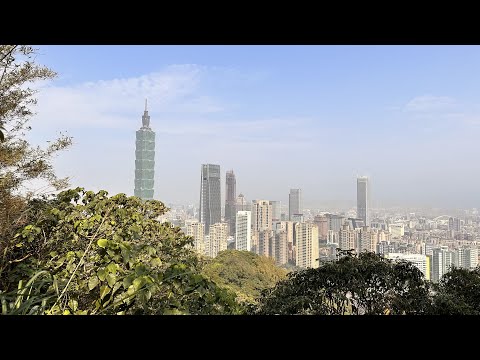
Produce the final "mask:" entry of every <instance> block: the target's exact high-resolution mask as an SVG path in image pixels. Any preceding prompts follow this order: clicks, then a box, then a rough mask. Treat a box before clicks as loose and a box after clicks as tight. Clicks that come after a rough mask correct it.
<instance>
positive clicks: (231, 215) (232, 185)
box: [225, 170, 237, 236]
mask: <svg viewBox="0 0 480 360" xmlns="http://www.w3.org/2000/svg"><path fill="white" fill-rule="evenodd" d="M236 203H237V181H236V179H235V173H234V172H233V170H230V171H227V174H226V176H225V221H226V222H227V223H228V226H229V229H228V231H229V234H230V235H231V236H233V235H234V234H235V219H236V216H235V215H236V213H237V211H236V209H237V205H236Z"/></svg>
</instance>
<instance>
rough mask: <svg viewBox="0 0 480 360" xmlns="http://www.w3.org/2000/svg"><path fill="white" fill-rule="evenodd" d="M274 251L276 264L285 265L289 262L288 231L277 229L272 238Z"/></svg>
mask: <svg viewBox="0 0 480 360" xmlns="http://www.w3.org/2000/svg"><path fill="white" fill-rule="evenodd" d="M272 252H273V258H274V259H275V264H277V266H281V265H284V264H286V263H287V262H288V241H287V231H286V230H277V231H276V232H275V235H274V236H273V238H272Z"/></svg>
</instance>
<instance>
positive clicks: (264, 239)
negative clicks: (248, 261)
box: [257, 230, 274, 257]
mask: <svg viewBox="0 0 480 360" xmlns="http://www.w3.org/2000/svg"><path fill="white" fill-rule="evenodd" d="M272 237H273V231H272V230H260V231H259V232H258V251H257V254H258V255H261V256H266V257H273V256H274V255H273V251H272Z"/></svg>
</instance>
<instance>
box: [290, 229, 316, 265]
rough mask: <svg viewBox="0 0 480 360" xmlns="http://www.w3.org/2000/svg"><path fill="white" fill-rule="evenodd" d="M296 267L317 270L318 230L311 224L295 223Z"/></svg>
mask: <svg viewBox="0 0 480 360" xmlns="http://www.w3.org/2000/svg"><path fill="white" fill-rule="evenodd" d="M295 237H296V248H295V250H296V265H297V266H299V267H302V268H317V267H318V266H319V265H320V264H319V261H318V258H319V252H318V228H317V226H316V225H314V224H312V223H296V224H295Z"/></svg>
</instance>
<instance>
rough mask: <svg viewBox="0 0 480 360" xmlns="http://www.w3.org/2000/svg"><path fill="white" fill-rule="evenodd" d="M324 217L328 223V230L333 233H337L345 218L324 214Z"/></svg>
mask: <svg viewBox="0 0 480 360" xmlns="http://www.w3.org/2000/svg"><path fill="white" fill-rule="evenodd" d="M325 217H326V218H327V221H328V230H332V231H333V232H339V231H340V229H341V228H342V225H343V223H344V221H345V217H344V216H342V215H335V214H326V215H325Z"/></svg>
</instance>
